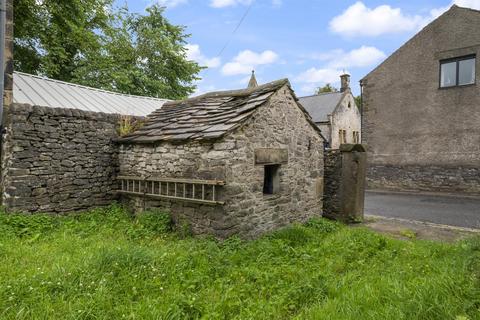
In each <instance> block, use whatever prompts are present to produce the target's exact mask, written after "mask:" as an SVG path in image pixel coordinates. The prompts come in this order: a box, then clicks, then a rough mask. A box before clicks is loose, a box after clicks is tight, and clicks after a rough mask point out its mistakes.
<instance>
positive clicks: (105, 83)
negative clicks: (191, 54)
mask: <svg viewBox="0 0 480 320" xmlns="http://www.w3.org/2000/svg"><path fill="white" fill-rule="evenodd" d="M112 3H113V1H112V0H71V1H58V0H43V1H36V0H14V21H15V30H14V32H15V34H14V37H15V40H14V51H15V68H16V70H18V71H23V72H27V73H32V74H39V75H45V76H48V77H50V78H53V79H58V80H63V81H69V82H74V83H79V84H83V85H87V86H92V87H96V88H102V89H106V90H112V91H117V92H122V93H127V94H135V95H147V96H154V97H161V98H169V99H180V98H184V97H186V96H188V95H189V94H190V93H192V92H193V91H194V89H195V86H194V85H193V82H194V81H195V80H197V79H198V77H197V74H198V73H199V71H200V70H201V67H200V66H199V65H198V64H197V63H196V62H194V61H189V60H187V57H186V49H185V44H186V39H187V38H188V37H189V35H188V34H186V33H185V28H184V27H183V26H176V25H172V24H171V23H170V22H169V21H168V20H167V19H166V18H165V17H164V8H163V7H161V6H159V5H156V4H154V5H152V6H150V7H148V8H147V9H146V14H145V15H140V14H134V13H130V12H129V11H128V9H127V8H126V7H123V8H120V9H115V8H114V7H113V5H112Z"/></svg>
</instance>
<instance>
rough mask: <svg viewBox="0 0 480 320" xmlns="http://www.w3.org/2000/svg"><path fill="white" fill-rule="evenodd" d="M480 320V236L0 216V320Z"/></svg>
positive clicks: (124, 217) (114, 215)
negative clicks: (193, 229)
mask: <svg viewBox="0 0 480 320" xmlns="http://www.w3.org/2000/svg"><path fill="white" fill-rule="evenodd" d="M289 318H294V319H355V320H358V319H457V320H460V319H463V320H464V319H480V238H473V239H470V240H468V241H463V242H459V243H457V244H453V245H452V244H441V243H432V242H424V241H417V240H412V241H399V240H393V239H390V238H387V237H385V236H382V235H378V234H375V233H373V232H370V231H367V230H363V229H358V228H354V229H350V228H347V227H344V226H342V225H339V224H336V223H332V222H329V221H326V220H323V219H317V220H312V221H310V222H309V223H307V224H306V225H304V226H301V225H296V226H292V227H289V228H286V229H283V230H280V231H278V232H276V233H273V234H270V235H267V236H264V237H262V238H261V239H259V240H256V241H251V242H245V241H242V240H240V239H238V238H231V239H229V240H227V241H224V242H217V241H215V240H213V239H209V238H190V237H184V236H180V235H179V234H176V233H174V232H172V231H171V230H170V223H169V218H168V216H167V215H165V214H160V213H149V214H144V215H141V216H140V217H139V218H136V219H133V218H132V217H130V216H129V215H128V214H126V213H125V211H124V210H122V209H121V208H120V207H118V206H112V207H111V208H109V209H106V210H96V211H92V212H90V213H87V214H83V215H78V216H69V217H50V216H18V215H11V216H9V215H0V319H289Z"/></svg>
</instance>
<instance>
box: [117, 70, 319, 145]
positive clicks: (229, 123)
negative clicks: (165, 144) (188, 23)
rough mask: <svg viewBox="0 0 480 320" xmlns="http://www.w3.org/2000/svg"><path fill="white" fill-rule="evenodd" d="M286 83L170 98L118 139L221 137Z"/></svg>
mask: <svg viewBox="0 0 480 320" xmlns="http://www.w3.org/2000/svg"><path fill="white" fill-rule="evenodd" d="M284 85H288V86H289V87H290V83H289V81H288V80H287V79H283V80H278V81H274V82H270V83H267V84H264V85H261V86H258V87H255V88H248V89H243V90H234V91H223V92H212V93H207V94H204V95H201V96H198V97H194V98H190V99H187V100H182V101H174V102H168V103H166V104H165V105H164V106H163V107H162V108H161V109H159V110H157V111H155V112H154V113H152V114H151V115H150V116H148V118H147V122H146V123H145V125H144V126H143V127H142V128H141V129H139V130H137V131H135V132H134V133H132V134H130V135H127V136H124V137H122V138H119V139H117V141H118V142H122V143H154V142H160V141H182V140H207V139H216V138H220V137H222V136H223V135H225V134H226V133H227V132H231V131H233V130H235V129H237V128H238V127H240V126H241V125H242V124H243V123H245V121H247V119H249V117H250V116H251V115H252V114H253V113H254V112H255V110H257V108H258V107H260V106H261V105H263V104H265V103H267V102H268V100H269V98H270V97H271V96H272V95H273V94H274V93H275V92H276V91H277V90H279V89H280V88H282V87H283V86H284ZM292 94H293V91H292ZM293 95H294V94H293ZM299 107H300V109H301V110H302V111H303V112H304V113H305V117H306V119H307V120H308V121H309V122H310V124H311V125H312V126H313V127H314V128H315V129H318V128H317V126H316V125H315V124H314V123H313V121H312V120H311V118H310V116H309V115H308V113H307V112H306V111H305V110H304V109H303V107H301V106H300V105H299Z"/></svg>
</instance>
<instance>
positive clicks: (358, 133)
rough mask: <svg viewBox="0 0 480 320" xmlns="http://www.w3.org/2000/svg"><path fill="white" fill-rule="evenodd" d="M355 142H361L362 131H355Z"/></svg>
mask: <svg viewBox="0 0 480 320" xmlns="http://www.w3.org/2000/svg"><path fill="white" fill-rule="evenodd" d="M353 143H360V132H358V131H353Z"/></svg>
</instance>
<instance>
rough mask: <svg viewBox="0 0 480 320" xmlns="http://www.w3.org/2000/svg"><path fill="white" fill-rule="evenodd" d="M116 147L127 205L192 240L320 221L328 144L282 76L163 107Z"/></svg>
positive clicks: (260, 231) (253, 233)
mask: <svg viewBox="0 0 480 320" xmlns="http://www.w3.org/2000/svg"><path fill="white" fill-rule="evenodd" d="M118 143H119V144H120V148H119V166H120V173H119V174H120V175H119V177H118V180H119V183H120V192H121V194H122V195H123V198H124V200H125V202H126V203H128V204H129V205H130V206H131V207H133V208H134V209H136V210H144V209H148V208H160V209H164V210H168V211H169V212H171V214H172V216H173V218H174V220H175V221H176V222H177V223H184V222H185V223H187V224H188V225H189V226H190V227H191V230H192V231H193V232H194V233H196V234H199V233H208V234H213V235H214V236H216V237H219V238H225V237H228V236H230V235H232V234H239V235H240V236H242V237H247V238H249V237H254V236H257V235H259V234H261V233H263V232H266V231H270V230H273V229H275V228H278V227H280V226H283V225H286V224H289V223H291V222H294V221H298V222H302V221H305V220H307V219H308V218H310V217H313V216H321V214H322V193H323V148H322V145H323V143H324V141H323V137H322V136H321V134H320V130H319V128H318V127H317V126H316V125H315V123H314V122H313V121H312V119H311V118H310V116H309V114H308V113H307V112H306V111H305V109H304V108H303V107H302V106H301V105H300V104H299V103H298V101H297V98H296V97H295V94H294V92H293V90H292V89H291V86H290V83H289V82H288V80H286V79H285V80H279V81H275V82H271V83H268V84H264V85H261V86H258V87H252V88H248V89H244V90H236V91H225V92H214V93H207V94H204V95H201V96H198V97H194V98H190V99H187V100H183V101H175V102H169V103H166V104H165V105H164V106H163V107H162V108H161V109H159V110H157V111H156V112H155V113H153V114H152V115H150V116H149V117H148V120H147V122H146V124H145V126H144V127H143V128H141V129H139V130H138V131H136V132H134V133H133V134H131V135H128V136H126V137H123V138H121V139H119V140H118Z"/></svg>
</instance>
